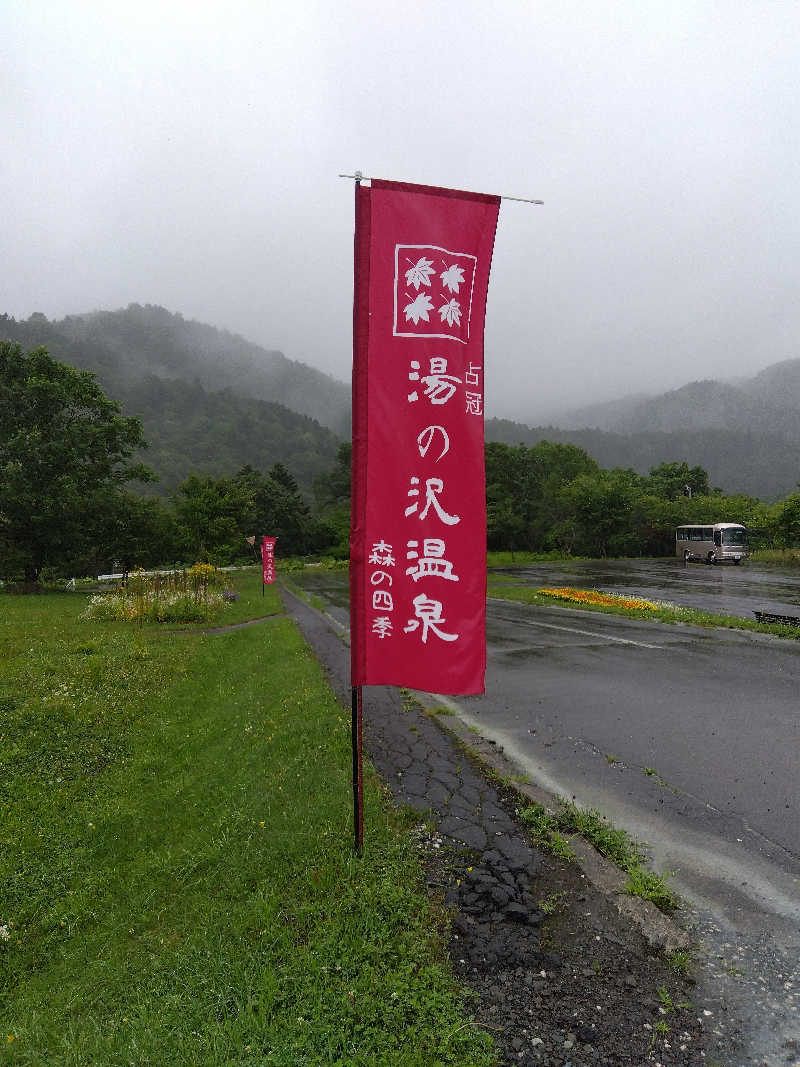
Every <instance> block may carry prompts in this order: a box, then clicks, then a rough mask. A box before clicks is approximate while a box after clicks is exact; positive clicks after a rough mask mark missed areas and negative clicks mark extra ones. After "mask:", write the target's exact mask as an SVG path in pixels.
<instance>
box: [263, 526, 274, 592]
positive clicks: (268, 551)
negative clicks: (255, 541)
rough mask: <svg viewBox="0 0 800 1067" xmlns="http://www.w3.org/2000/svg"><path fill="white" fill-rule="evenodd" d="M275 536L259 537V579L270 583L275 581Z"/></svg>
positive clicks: (267, 583) (264, 582)
mask: <svg viewBox="0 0 800 1067" xmlns="http://www.w3.org/2000/svg"><path fill="white" fill-rule="evenodd" d="M276 541H277V537H262V538H261V581H262V582H263V584H264V585H272V583H273V582H274V581H275V542H276Z"/></svg>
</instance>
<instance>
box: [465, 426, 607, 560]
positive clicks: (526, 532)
mask: <svg viewBox="0 0 800 1067" xmlns="http://www.w3.org/2000/svg"><path fill="white" fill-rule="evenodd" d="M599 469H600V468H599V467H598V465H597V463H595V461H594V460H593V459H592V458H591V456H589V455H588V454H587V453H586V452H584V450H583V449H582V448H578V446H577V445H572V444H560V443H556V442H552V441H539V442H538V443H537V444H535V445H534V446H533V447H528V446H527V445H518V446H517V447H514V446H512V445H504V444H500V443H498V442H495V441H493V442H490V443H489V444H487V446H486V498H487V504H488V514H487V519H488V534H489V545H490V547H492V548H505V549H511V550H513V549H515V548H528V549H531V550H532V551H541V550H543V549H547V548H550V547H552V546H553V544H554V528H555V525H556V522H557V521H558V518H559V509H558V505H557V500H558V494H559V490H560V489H561V488H562V486H564V485H566V484H567V483H568V482H570V481H572V479H573V478H575V477H577V476H578V475H579V474H593V473H595V472H597V471H599Z"/></svg>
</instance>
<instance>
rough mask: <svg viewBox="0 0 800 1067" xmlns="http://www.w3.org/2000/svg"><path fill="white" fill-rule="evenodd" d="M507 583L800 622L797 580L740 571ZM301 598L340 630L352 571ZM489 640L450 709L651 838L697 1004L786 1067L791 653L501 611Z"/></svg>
mask: <svg viewBox="0 0 800 1067" xmlns="http://www.w3.org/2000/svg"><path fill="white" fill-rule="evenodd" d="M514 574H515V575H516V577H517V578H521V577H523V576H524V580H525V583H526V584H531V585H533V586H535V587H539V586H543V585H549V586H557V585H573V586H577V587H580V588H595V589H602V590H606V591H610V592H619V593H627V594H634V593H638V594H640V595H644V596H648V597H650V598H651V599H652V598H656V599H664V600H670V601H672V602H673V603H679V604H686V605H688V606H692V607H697V608H703V609H705V610H708V611H713V612H716V613H720V614H725V613H728V614H740V615H742V616H743V617H748V618H752V612H753V611H754V610H767V611H774V612H776V613H778V614H798V615H800V577H797V578H796V577H795V576H794V575H793V574H792V573H791V572H789V573H786V572H780V571H777V570H766V569H763V570H762V569H756V568H753V567H750V566H748V567H735V568H734V567H725V568H722V567H720V568H717V567H714V568H712V567H706V566H704V565H702V564H700V565H690V566H689V567H688V568H684V566H683V563H682V562H681V561H676V562H672V561H658V560H657V561H611V562H609V563H606V564H597V563H592V564H574V565H572V564H570V565H567V566H564V565H561V564H542V565H536V566H535V567H526V568H523V569H515V571H514ZM303 585H305V586H306V588H307V589H308V591H309V592H315V593H317V595H320V596H322V597H323V599H324V600H325V603H326V610H327V612H328V613H329V614H331V615H333V616H334V617H335V618H337V619H338V620H339V621H340V622H342V623H344V624H345V625H346V624H347V622H348V621H349V620H348V601H347V580H346V575H342V574H328V573H323V572H316V573H315V572H313V571H307V572H306V574H305V575H304V576H303ZM487 637H488V667H487V678H486V694H485V695H484V696H481V697H467V698H463V697H462V698H458V700H457V701H452V704H453V708H454V710H457V711H458V714H459V715H460V716H461V717H462V718H463V719H464V721H466V722H467V723H469V724H470V725H473V726H475V727H476V728H477V729H479V730H480V732H481V733H482V734H484V736H486V737H490V738H492V739H493V740H495V741H497V742H498V743H499V744H501V745H502V746H503V747H504V749H505V751H506V753H507V754H508V755H510V756H512V757H513V758H515V759H516V761H517V762H518V764H519V765H520V766H521V768H522V769H523V770H524V771H525V772H526V773H527V774H529V776H530V778H531V780H532V781H534V782H536V783H537V784H539V785H541V786H543V787H544V788H546V789H549V790H550V791H551V792H552V793H554V794H557V795H562V796H566V797H571V798H574V799H575V800H576V802H577V803H578V804H580V805H581V806H584V807H594V808H597V809H598V810H599V811H601V812H602V813H603V814H604V815H606V816H608V817H610V818H611V819H612V821H613V822H614V823H615V824H616V825H618V826H622V827H624V828H625V829H627V830H628V831H629V832H630V833H631V834H632V835H633V836H634V837H636V838H637V839H638V840H640V841H645V842H647V844H648V846H649V849H650V852H651V857H652V861H653V865H654V867H655V868H656V869H658V870H662V871H672V872H675V874H674V876H673V879H672V881H673V884H674V885H675V886H676V888H677V889H678V890H679V892H681V893H682V894H683V895H684V896H685V897H686V898H688V900H689V901H690V902H691V903H690V905H689V909H688V910H689V913H690V914H689V922H690V925H692V926H693V928H694V932H695V936H696V937H697V938H698V940H699V941H700V943H701V944H702V946H703V950H704V957H705V958H704V965H703V970H702V977H701V983H702V984H703V986H704V991H705V992H706V994H707V995H717V996H718V997H719V1003H720V1011H721V1012H722V1013H724V1012H728V1011H729V1012H730V1015H731V1018H732V1017H733V1015H734V1014H735V1015H736V1016H737V1017H739V1018H742V1019H744V1020H745V1026H746V1029H747V1030H748V1031H749V1032H750V1035H751V1051H752V1056H753V1058H748V1059H746V1060H743V1061H742V1062H743V1063H748V1064H749V1063H766V1064H770V1065H771V1064H773V1063H775V1064H777V1063H795V1062H796V1061H795V1059H794V1058H791V1057H792V1053H791V1052H789V1054H788V1055H789V1057H790V1058H787V1053H786V1051H784V1041H786V1040H787V1039H789V1038H791V1040H796V1039H798V1036H799V1035H798V1030H800V964H799V963H798V961H800V643H797V642H793V641H787V640H781V639H778V638H774V637H770V636H765V635H761V634H755V633H750V632H744V631H739V632H737V631H732V630H706V629H700V628H697V627H692V626H671V625H664V624H659V623H651V622H645V621H639V620H634V619H626V618H621V617H619V616H612V615H603V614H599V613H588V612H580V611H577V610H570V609H568V608H562V607H559V606H555V605H553V606H548V607H536V606H527V605H521V604H515V603H512V602H508V601H499V600H490V601H489V604H488V613H487ZM367 693H368V691H367ZM440 699H441V698H440ZM726 1067H730V1065H726Z"/></svg>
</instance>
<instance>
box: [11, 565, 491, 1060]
mask: <svg viewBox="0 0 800 1067" xmlns="http://www.w3.org/2000/svg"><path fill="white" fill-rule="evenodd" d="M253 599H255V600H256V601H257V602H258V603H259V604H260V606H261V607H262V611H261V614H264V615H266V614H269V613H272V614H273V615H275V616H276V617H275V618H272V619H270V620H268V621H267V622H265V623H264V624H262V625H260V626H253V627H249V628H246V629H241V630H236V631H234V632H231V633H225V634H219V635H206V634H203V633H202V632H199V631H198V630H196V629H195V630H192V629H191V628H187V629H185V630H184V631H181V632H174V631H170V630H166V629H165V628H164V627H158V626H156V625H154V624H146V623H145V624H144V625H143V626H141V627H139V626H131V625H129V624H113V623H108V622H96V621H95V622H87V621H82V620H81V619H80V613H81V611H82V610H83V608H84V607H85V603H86V598H85V597H84V596H81V595H80V594H75V593H70V594H54V595H48V596H39V597H5V596H4V597H2V601H1V602H0V643H2V650H3V654H2V659H1V660H0V764H1V765H2V775H0V811H1V812H2V823H1V824H0V930H3V929H4V930H5V931H6V934H7V937H6V936H5V935H3V936H2V937H0V1019H2V1023H0V1026H2V1033H1V1034H0V1063H9V1064H10V1063H13V1064H15V1065H16V1064H24V1065H36V1067H44V1065H47V1067H62V1065H63V1067H67V1065H69V1067H84V1065H86V1067H88V1065H90V1064H92V1065H94V1064H123V1063H124V1064H135V1065H139V1064H158V1065H159V1067H169V1065H178V1064H180V1065H181V1067H184V1065H187V1064H197V1065H211V1064H242V1065H253V1067H255V1065H256V1064H258V1065H282V1067H283V1065H286V1067H288V1065H292V1067H294V1065H303V1064H308V1065H312V1064H313V1065H316V1064H321V1063H325V1064H332V1065H344V1064H376V1065H377V1064H380V1065H383V1064H388V1065H392V1064H396V1065H398V1067H399V1065H404V1067H405V1065H420V1067H423V1065H425V1067H429V1065H432V1064H466V1063H469V1064H471V1065H473V1064H474V1065H483V1064H487V1065H488V1064H490V1063H492V1062H493V1054H492V1052H491V1048H490V1041H489V1038H488V1037H487V1036H486V1035H485V1034H483V1033H481V1032H479V1031H478V1030H476V1029H475V1028H474V1027H473V1025H472V1024H471V1023H470V1021H469V1020H468V1019H467V1018H466V1016H465V1014H464V1005H463V1002H462V1000H461V996H460V994H459V992H458V990H457V988H456V987H455V985H454V982H453V979H452V976H451V973H450V970H449V967H448V965H447V964H446V961H445V957H444V954H443V950H442V947H441V945H440V943H439V940H438V936H437V932H436V927H435V924H434V922H433V920H432V918H431V914H430V912H429V910H428V904H427V898H426V897H425V895H424V892H423V891H422V886H421V881H420V873H419V867H418V864H417V861H416V856H415V853H414V851H413V848H412V846H411V845H410V843H409V841H408V838H407V836H406V835H405V834H403V833H400V832H398V827H397V825H396V820H395V816H394V814H393V812H392V810H391V808H390V806H389V805H388V803H387V802H386V800H385V797H384V794H383V791H382V789H381V786H380V783H379V782H378V781H377V780H376V778H375V777H374V776H368V780H367V783H366V810H367V813H368V818H367V826H366V842H365V853H364V857H363V859H361V860H359V859H357V858H355V857H354V855H353V853H352V847H351V831H350V818H351V813H350V804H351V794H350V786H349V764H350V751H349V727H348V723H347V721H346V716H345V715H344V713H343V712H342V709H341V708H340V707H339V706H338V705H337V704H336V702H335V700H334V698H333V695H332V693H331V692H330V690H329V688H328V687H327V686H326V684H325V682H324V679H323V677H322V675H321V672H320V670H319V667H318V664H317V663H316V661H315V660H314V658H313V656H312V655H311V653H310V652H309V650H308V648H307V647H306V646H305V644H304V643H303V641H302V640H301V638H300V636H299V634H298V633H297V630H296V629H295V627H294V626H293V625H292V624H291V622H290V621H289V620H287V619H285V618H281V617H277V616H278V615H279V613H280V604H279V601H278V598H277V595H276V593H275V592H274V590H273V589H268V590H267V593H266V595H265V596H264V597H263V598H262V597H261V593H260V585H259V586H258V591H257V593H255V594H254V596H253ZM238 603H239V605H240V606H241V607H243V608H244V607H245V604H243V603H242V601H239V602H238ZM231 607H236V605H231ZM245 613H246V614H248V615H250V617H252V613H251V611H250V609H247V611H246V612H245Z"/></svg>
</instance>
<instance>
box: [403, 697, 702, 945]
mask: <svg viewBox="0 0 800 1067" xmlns="http://www.w3.org/2000/svg"><path fill="white" fill-rule="evenodd" d="M412 696H413V697H414V699H415V700H416V701H417V702H418V703H419V704H420V705H421V707H422V708H423V709H424V710H425V712H426V713H427V714H428V715H429V716H430V718H431V719H433V721H434V722H435V723H436V725H437V726H438V727H439V729H440V730H441V731H442V732H443V733H446V734H449V735H450V737H452V738H453V739H454V740H455V741H456V742H457V744H458V745H459V746H460V747H461V748H462V749H463V750H464V751H465V752H466V753H467V754H468V755H469V756H471V757H472V758H473V759H474V760H475V761H476V762H477V763H478V764H479V765H480V766H481V767H482V768H483V770H484V772H485V773H488V774H489V775H490V776H492V777H497V778H499V779H501V780H502V782H503V784H504V786H505V787H506V788H507V789H509V790H511V791H512V792H513V793H515V794H516V795H517V796H518V797H519V799H520V802H521V803H524V802H525V801H529V802H530V801H532V802H534V803H536V804H541V806H542V807H543V808H545V809H546V810H547V811H548V813H549V814H555V813H556V812H557V810H558V802H557V799H556V797H555V796H554V795H553V794H552V793H550V792H548V791H547V790H545V789H542V788H541V787H540V786H537V785H532V784H530V783H527V782H524V781H519V780H515V779H519V777H520V776H522V775H523V774H524V772H523V769H522V768H521V767H520V765H519V764H518V763H516V761H515V760H513V759H511V758H510V757H509V756H507V755H506V753H505V752H504V750H503V747H502V745H498V744H497V743H496V742H495V741H491V740H490V739H489V738H487V737H484V736H483V734H475V733H473V732H472V731H471V730H470V729H469V728H468V727H467V725H466V723H464V722H463V721H462V719H461V718H460V717H459V716H458V712H457V711H456V709H455V707H454V705H453V704H452V702H451V701H450V700H449V698H448V697H445V696H442V695H441V694H436V693H422V692H418V691H416V690H414V691H413V692H412ZM442 705H444V706H446V707H448V708H449V709H450V710H451V711H452V712H453V714H452V715H446V716H443V715H441V714H436V712H435V708H436V707H441V706H442ZM570 848H571V849H572V850H573V852H574V853H575V855H576V863H577V865H578V867H579V868H580V870H581V872H582V873H583V874H585V875H586V878H587V879H588V881H590V882H591V883H592V884H593V885H594V886H595V888H596V889H598V890H600V892H602V893H603V894H604V895H605V896H606V897H608V898H609V899H610V900H611V902H612V903H613V904H614V906H615V908H616V909H617V911H618V912H619V913H620V915H622V916H623V917H625V918H627V919H628V920H629V921H630V922H632V923H633V924H634V925H635V926H636V927H637V928H638V929H639V931H640V932H641V934H642V936H643V937H644V938H645V940H646V941H647V943H648V944H649V945H650V946H651V948H653V949H654V950H655V951H663V952H665V953H666V954H670V953H672V952H675V951H676V950H678V949H684V950H685V949H687V948H689V947H690V945H691V943H692V941H691V938H690V936H689V934H688V933H687V932H686V930H684V929H683V927H682V926H680V925H679V924H678V923H677V922H676V921H675V920H674V919H671V918H670V917H669V916H668V915H665V914H664V913H663V912H662V911H659V909H658V908H657V907H656V906H655V904H653V903H652V901H649V900H643V899H642V898H641V897H635V896H631V895H630V894H629V893H626V892H625V885H626V884H627V881H628V879H627V876H626V875H625V874H624V873H623V872H622V871H620V869H619V868H618V867H616V866H615V865H614V864H613V863H612V862H611V861H610V860H609V859H607V858H606V857H605V856H603V855H602V854H601V853H600V852H598V851H597V849H596V848H595V847H594V845H592V844H591V843H590V842H589V841H587V840H586V838H584V837H581V836H580V835H579V834H576V835H575V836H573V837H570Z"/></svg>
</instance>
